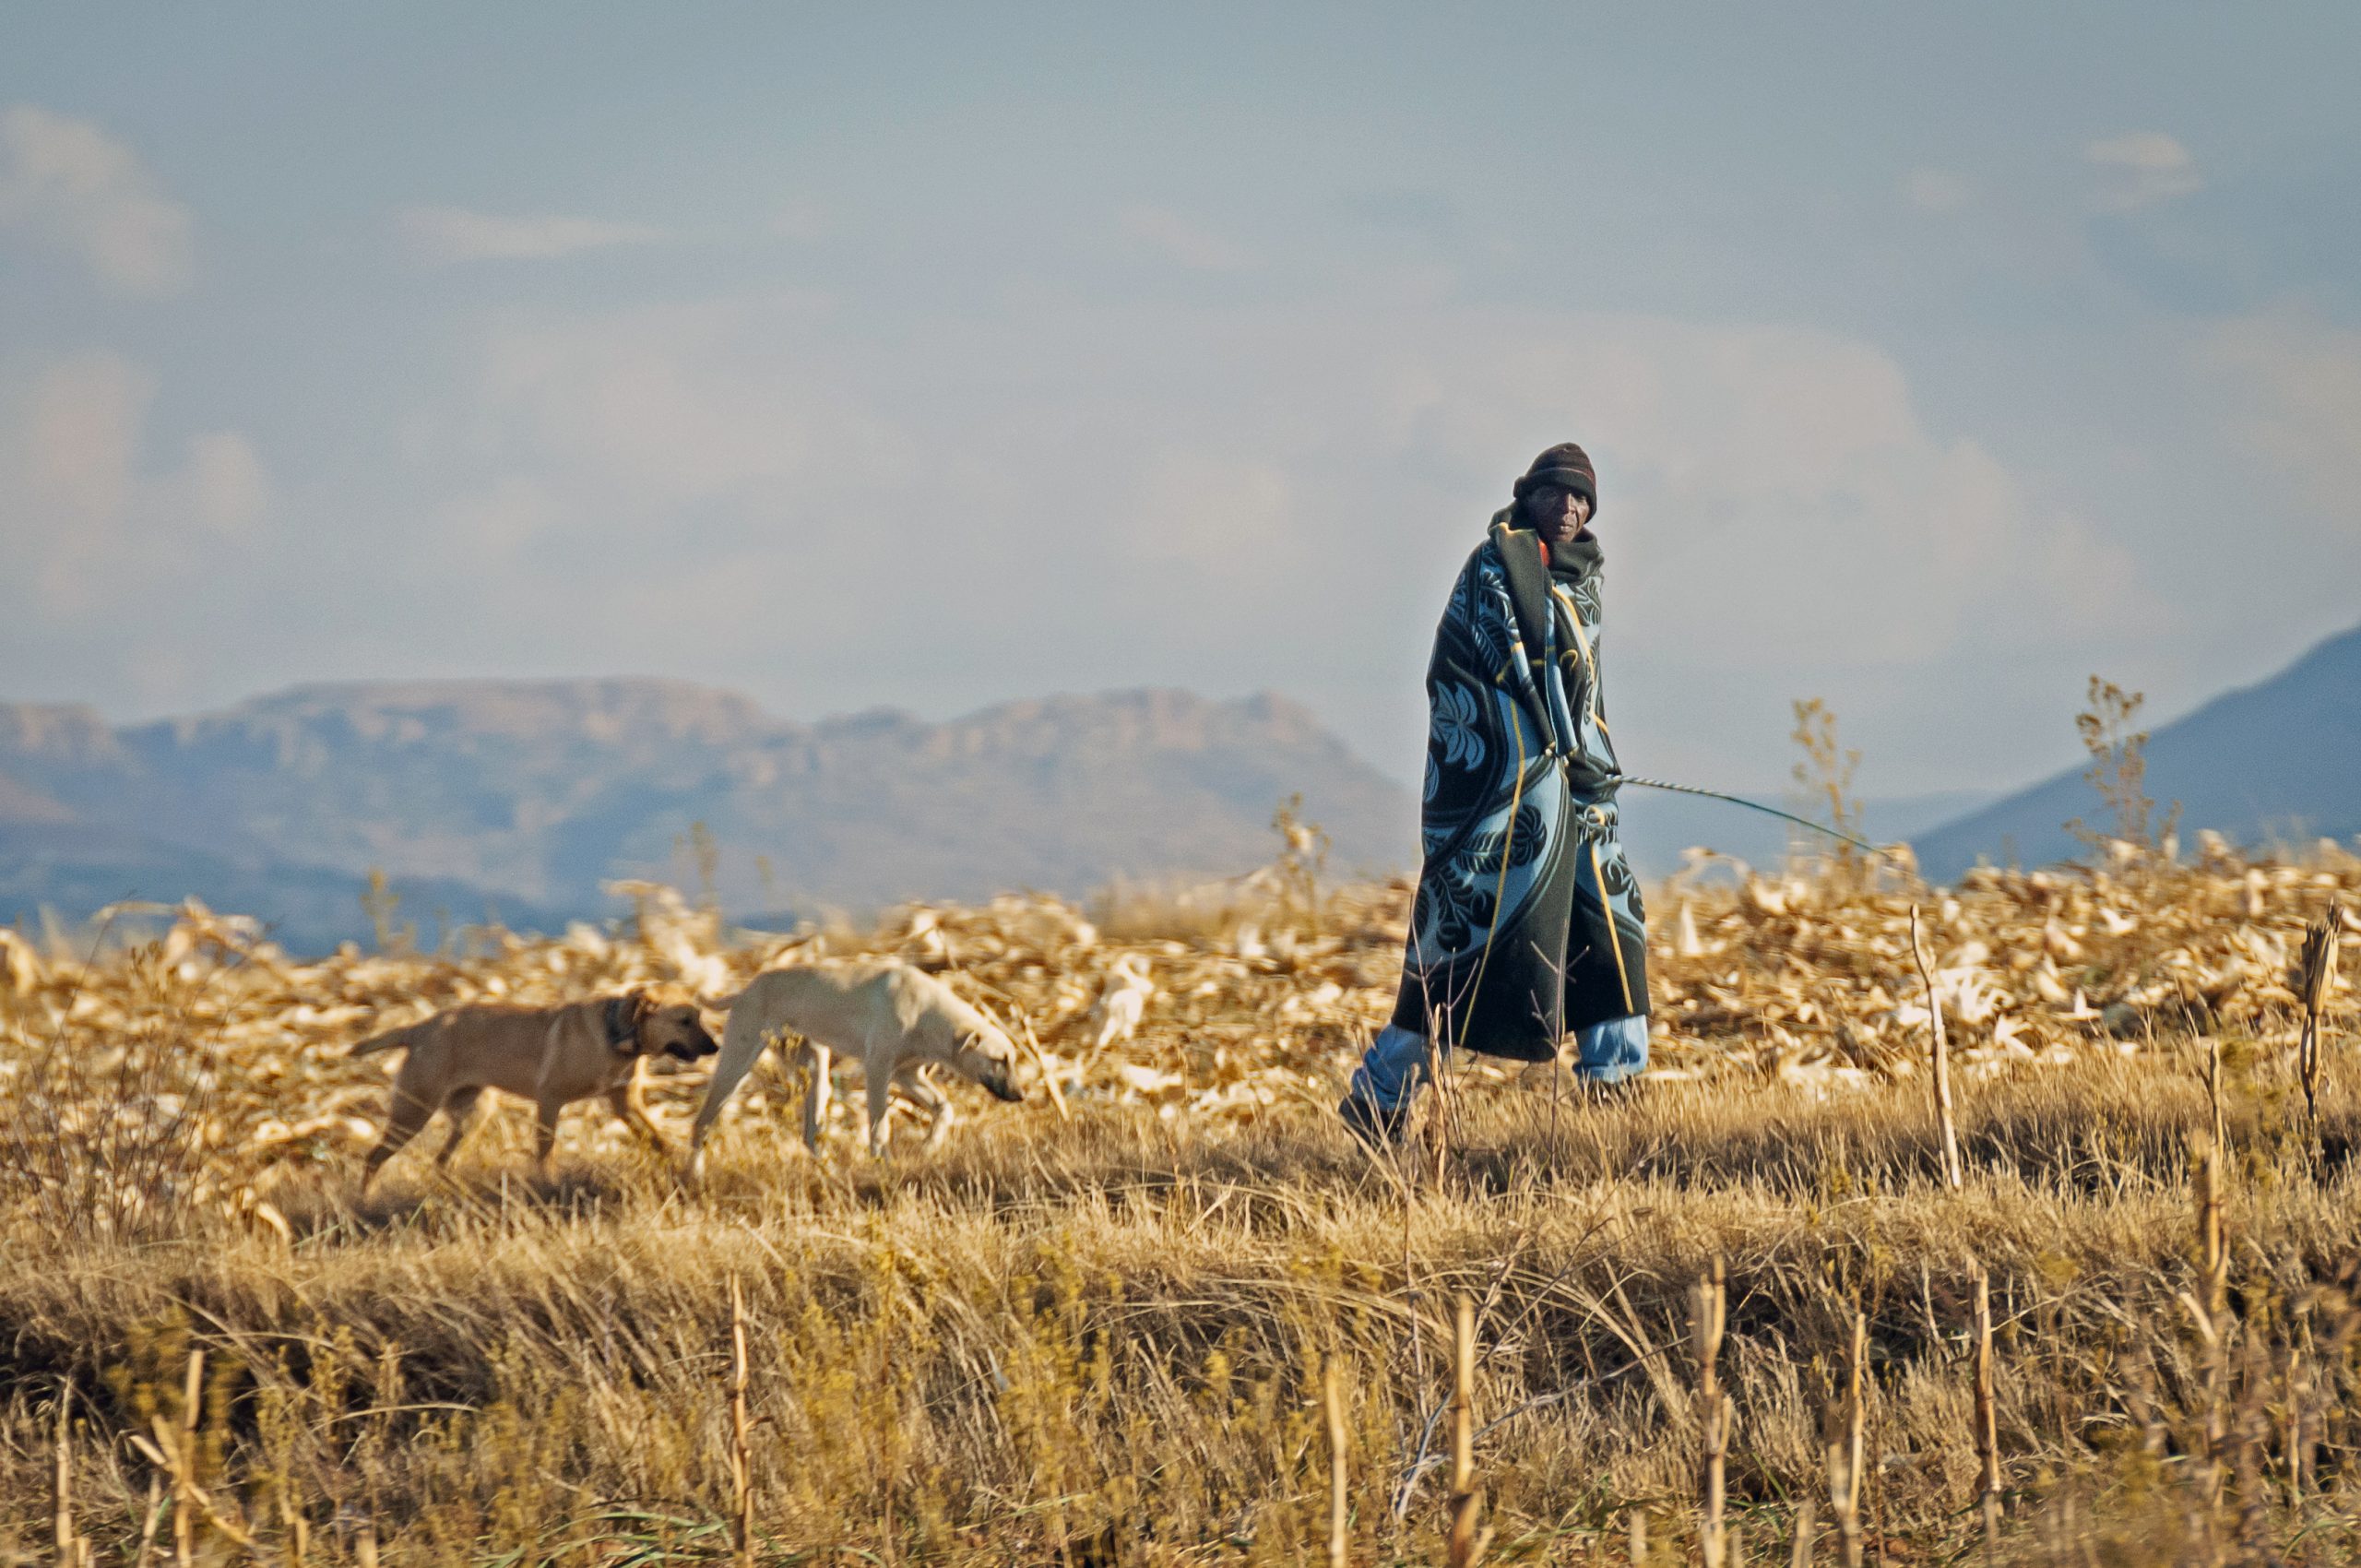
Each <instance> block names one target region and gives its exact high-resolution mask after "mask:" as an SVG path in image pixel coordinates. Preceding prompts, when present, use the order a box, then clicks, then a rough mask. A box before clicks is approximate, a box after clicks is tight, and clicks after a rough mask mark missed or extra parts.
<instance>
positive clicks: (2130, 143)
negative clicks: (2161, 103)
mask: <svg viewBox="0 0 2361 1568" xmlns="http://www.w3.org/2000/svg"><path fill="white" fill-rule="evenodd" d="M2082 157H2083V158H2084V159H2085V160H2088V161H2089V162H2091V163H2092V164H2094V165H2095V166H2096V167H2097V168H2098V170H2099V171H2100V174H2101V178H2102V184H2101V186H2100V190H2099V205H2100V206H2102V207H2104V208H2107V209H2108V210H2109V211H2111V212H2130V211H2132V210H2134V209H2136V208H2142V207H2148V206H2152V205H2153V204H2154V203H2156V202H2160V201H2171V200H2173V199H2175V198H2176V197H2178V196H2190V195H2193V194H2195V193H2196V192H2197V191H2199V190H2201V188H2203V186H2204V184H2205V182H2204V180H2203V179H2202V178H2201V177H2200V175H2199V174H2198V172H2197V160H2196V159H2194V158H2192V157H2191V156H2189V148H2185V147H2183V146H2182V145H2181V144H2180V143H2179V142H2178V141H2177V139H2175V138H2174V137H2169V136H2166V135H2165V133H2164V132H2162V131H2134V132H2132V133H2130V135H2127V136H2119V137H2106V138H2104V139H2102V140H2099V141H2094V142H2093V143H2091V144H2090V145H2089V146H2088V147H2085V148H2083V149H2082Z"/></svg>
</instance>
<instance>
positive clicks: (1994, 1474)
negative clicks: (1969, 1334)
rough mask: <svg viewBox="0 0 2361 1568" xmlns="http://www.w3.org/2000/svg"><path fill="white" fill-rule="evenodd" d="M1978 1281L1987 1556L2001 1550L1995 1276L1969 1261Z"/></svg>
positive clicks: (1978, 1422) (1980, 1496)
mask: <svg viewBox="0 0 2361 1568" xmlns="http://www.w3.org/2000/svg"><path fill="white" fill-rule="evenodd" d="M1968 1267H1969V1269H1970V1270H1971V1271H1972V1277H1974V1279H1975V1457H1976V1459H1977V1460H1978V1462H1979V1463H1980V1464H1981V1466H1982V1469H1983V1478H1982V1482H1981V1484H1980V1485H1979V1487H1978V1488H1977V1491H1976V1505H1977V1506H1978V1508H1980V1509H1981V1510H1982V1512H1983V1515H1984V1553H1985V1559H1986V1561H1987V1562H1989V1561H1990V1560H1991V1558H1992V1557H1993V1555H1994V1554H1995V1553H1997V1552H1998V1551H1999V1550H2000V1424H1999V1417H1998V1415H1997V1414H1996V1413H1995V1411H1994V1409H1993V1404H1992V1277H1991V1276H1990V1275H1989V1274H1987V1273H1986V1272H1985V1269H1984V1264H1983V1262H1982V1260H1980V1259H1974V1258H1971V1259H1970V1260H1968Z"/></svg>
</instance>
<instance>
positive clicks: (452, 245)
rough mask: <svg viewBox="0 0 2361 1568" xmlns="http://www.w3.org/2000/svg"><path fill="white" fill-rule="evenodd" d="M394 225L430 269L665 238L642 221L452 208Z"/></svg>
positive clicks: (419, 212) (404, 215)
mask: <svg viewBox="0 0 2361 1568" xmlns="http://www.w3.org/2000/svg"><path fill="white" fill-rule="evenodd" d="M394 223H395V227H396V229H397V230H398V231H399V232H400V234H401V237H402V241H403V243H404V244H406V245H407V246H408V247H409V253H410V255H412V256H413V257H415V258H416V259H417V260H419V261H421V262H424V263H426V264H428V265H430V266H445V265H448V264H450V263H453V262H461V261H548V260H552V259H554V258H556V257H559V256H567V255H578V254H579V253H581V252H583V251H595V250H607V249H611V248H612V247H613V246H616V245H645V244H655V243H656V242H658V241H659V240H662V239H664V238H666V235H665V232H664V231H663V230H661V229H657V228H651V227H649V226H648V225H647V224H644V223H616V222H610V221H607V220H601V219H596V218H566V217H560V216H556V215H553V214H538V215H532V216H526V217H504V216H502V215H499V214H495V213H488V212H469V211H467V210H465V209H464V208H456V207H412V208H404V209H403V210H402V211H401V212H399V213H397V214H396V216H395V220H394Z"/></svg>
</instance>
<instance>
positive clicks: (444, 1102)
mask: <svg viewBox="0 0 2361 1568" xmlns="http://www.w3.org/2000/svg"><path fill="white" fill-rule="evenodd" d="M719 1049H721V1048H720V1047H719V1046H718V1045H716V1044H715V1043H714V1039H713V1036H712V1035H710V1034H708V1033H706V1027H705V1024H704V1022H703V1020H701V1019H700V1018H699V1017H698V1016H697V1009H696V1005H695V1004H694V1003H693V1002H691V1001H690V1000H689V999H688V997H687V995H686V994H685V993H683V992H667V993H662V994H659V993H658V992H656V991H655V990H653V989H651V988H647V987H642V988H639V989H636V990H633V991H627V992H624V993H623V995H621V996H610V997H604V998H600V999H598V1000H594V1001H589V1002H570V1003H566V1004H564V1005H562V1006H557V1007H522V1006H516V1005H513V1004H501V1003H480V1004H475V1005H472V1006H467V1007H453V1008H450V1009H449V1010H447V1011H445V1012H441V1013H437V1014H435V1015H434V1016H433V1017H432V1018H428V1019H426V1020H424V1021H423V1022H421V1023H416V1024H412V1025H410V1026H409V1028H400V1029H394V1030H392V1031H390V1032H388V1033H386V1034H382V1035H378V1036H375V1037H374V1038H373V1039H364V1040H362V1042H361V1043H360V1044H359V1045H356V1046H354V1047H353V1048H352V1054H353V1055H355V1056H368V1055H371V1054H373V1053H374V1052H376V1051H409V1055H408V1056H407V1057H405V1058H403V1060H402V1064H401V1066H400V1067H399V1068H398V1069H397V1071H396V1072H395V1074H394V1097H393V1104H392V1106H391V1107H390V1109H389V1110H388V1111H387V1113H386V1133H385V1136H383V1137H381V1138H379V1139H378V1140H377V1146H376V1147H375V1148H373V1149H371V1150H370V1151H369V1163H368V1166H367V1169H366V1170H364V1171H363V1172H362V1178H361V1190H362V1192H363V1193H366V1192H367V1191H368V1190H369V1184H370V1183H371V1182H374V1181H375V1180H376V1179H377V1171H378V1169H379V1168H380V1167H382V1166H383V1165H384V1164H385V1163H386V1161H387V1160H389V1159H391V1158H394V1155H395V1152H396V1151H397V1150H398V1149H399V1148H400V1147H401V1146H403V1145H404V1144H406V1143H408V1142H409V1141H410V1140H411V1139H412V1138H414V1137H416V1136H418V1134H420V1132H421V1131H422V1130H423V1129H424V1128H425V1126H426V1123H428V1122H429V1121H431V1120H433V1115H434V1112H435V1111H436V1110H437V1109H440V1110H442V1111H445V1112H447V1113H448V1114H449V1116H450V1118H451V1134H450V1136H449V1137H447V1138H445V1140H444V1142H443V1149H442V1152H441V1153H439V1154H437V1155H436V1156H435V1157H434V1163H435V1166H436V1167H437V1168H438V1169H439V1168H441V1167H442V1165H443V1164H444V1163H445V1161H446V1160H448V1159H449V1158H451V1151H452V1150H453V1149H456V1148H457V1147H458V1146H459V1140H460V1138H462V1137H464V1136H465V1135H466V1134H467V1131H468V1118H469V1115H470V1114H471V1113H472V1112H473V1111H474V1110H475V1108H476V1101H477V1100H478V1099H481V1097H482V1095H483V1091H484V1090H486V1089H488V1088H490V1089H504V1090H506V1091H507V1092H508V1093H510V1094H513V1095H517V1096H520V1097H522V1098H523V1099H529V1100H531V1101H532V1102H533V1103H534V1105H535V1106H536V1107H537V1108H538V1109H539V1111H540V1140H539V1152H540V1166H541V1174H542V1175H543V1176H547V1175H549V1174H550V1172H551V1170H552V1160H551V1156H552V1152H553V1151H554V1150H555V1148H556V1146H557V1117H558V1112H559V1111H563V1110H564V1108H565V1107H566V1106H567V1105H568V1104H570V1103H571V1102H573V1101H575V1100H577V1099H589V1098H590V1097H591V1096H592V1095H601V1094H602V1095H605V1096H606V1097H607V1103H608V1104H609V1105H610V1106H611V1107H613V1109H614V1112H615V1114H616V1115H618V1116H620V1117H622V1118H623V1121H624V1122H626V1123H629V1124H630V1126H631V1128H632V1130H633V1131H634V1132H636V1133H638V1134H640V1135H641V1136H642V1137H645V1138H647V1140H648V1141H649V1142H651V1143H653V1144H654V1145H655V1146H657V1147H658V1149H664V1150H667V1151H668V1152H669V1148H670V1146H669V1145H667V1144H666V1142H665V1140H664V1134H662V1133H661V1132H659V1131H658V1130H657V1126H656V1123H654V1122H652V1121H650V1120H649V1119H648V1115H647V1102H646V1101H645V1100H644V1099H642V1098H641V1093H642V1087H643V1086H642V1082H641V1078H640V1063H641V1062H642V1061H643V1060H644V1059H645V1058H647V1057H650V1056H654V1055H657V1054H658V1053H659V1052H660V1053H662V1054H665V1055H670V1056H673V1057H677V1058H678V1059H679V1060H681V1061H682V1062H694V1061H695V1060H696V1059H697V1058H698V1057H700V1056H710V1055H712V1054H713V1053H714V1052H715V1051H718V1050H719Z"/></svg>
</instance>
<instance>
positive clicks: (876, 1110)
mask: <svg viewBox="0 0 2361 1568" xmlns="http://www.w3.org/2000/svg"><path fill="white" fill-rule="evenodd" d="M886 1055H887V1053H886V1052H884V1051H872V1052H871V1053H870V1055H869V1061H868V1063H867V1065H868V1068H869V1152H870V1153H871V1154H872V1155H875V1156H876V1157H877V1158H880V1159H883V1158H885V1146H886V1145H887V1144H888V1143H889V1142H890V1141H891V1140H892V1138H893V1136H894V1123H893V1116H894V1069H893V1066H892V1065H891V1063H889V1062H888V1061H887V1060H886Z"/></svg>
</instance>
